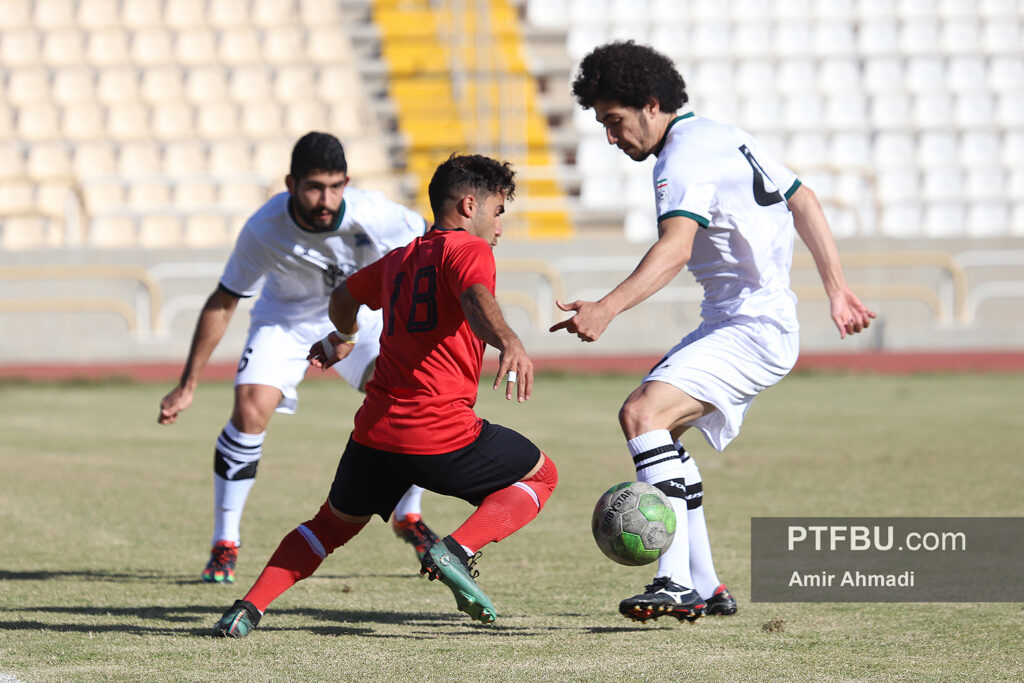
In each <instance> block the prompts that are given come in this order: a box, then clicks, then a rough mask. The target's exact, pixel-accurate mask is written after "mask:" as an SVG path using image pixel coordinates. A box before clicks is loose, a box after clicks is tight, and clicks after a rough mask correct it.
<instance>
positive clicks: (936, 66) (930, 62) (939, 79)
mask: <svg viewBox="0 0 1024 683" xmlns="http://www.w3.org/2000/svg"><path fill="white" fill-rule="evenodd" d="M905 77H906V87H907V90H908V91H910V92H912V93H926V92H932V91H934V90H937V89H941V88H943V86H944V84H945V80H946V65H945V63H944V62H943V60H942V59H941V58H940V57H932V56H928V57H911V58H910V59H908V60H907V66H906V72H905Z"/></svg>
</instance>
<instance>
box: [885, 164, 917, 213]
mask: <svg viewBox="0 0 1024 683" xmlns="http://www.w3.org/2000/svg"><path fill="white" fill-rule="evenodd" d="M875 187H876V191H877V193H878V200H879V201H880V202H881V203H882V205H883V206H889V205H890V204H894V203H900V202H913V201H917V199H918V198H919V197H920V196H921V194H920V193H921V186H920V178H919V177H918V172H917V169H914V168H909V167H907V168H892V169H888V170H885V171H882V172H880V173H879V174H878V175H877V177H876V180H875Z"/></svg>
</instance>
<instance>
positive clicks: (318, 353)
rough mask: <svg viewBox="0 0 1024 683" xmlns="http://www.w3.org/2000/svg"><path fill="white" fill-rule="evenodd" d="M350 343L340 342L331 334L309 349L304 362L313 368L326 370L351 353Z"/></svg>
mask: <svg viewBox="0 0 1024 683" xmlns="http://www.w3.org/2000/svg"><path fill="white" fill-rule="evenodd" d="M353 346H355V344H353V343H352V342H346V341H342V340H341V337H339V336H338V335H337V333H336V332H331V333H330V334H328V335H327V336H326V337H324V338H323V339H321V340H320V341H318V342H314V343H313V345H312V346H311V347H309V355H308V356H306V360H308V361H309V364H310V365H312V366H313V367H314V368H320V369H321V370H326V369H327V368H329V367H331V366H332V365H334V364H335V363H337V362H338V361H340V360H342V359H343V358H345V357H346V356H348V354H350V353H352V347H353Z"/></svg>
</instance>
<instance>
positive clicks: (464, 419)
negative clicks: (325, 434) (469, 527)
mask: <svg viewBox="0 0 1024 683" xmlns="http://www.w3.org/2000/svg"><path fill="white" fill-rule="evenodd" d="M345 284H346V285H347V286H348V290H349V292H350V293H351V294H352V296H353V297H354V298H355V299H356V300H357V301H359V302H361V303H363V304H365V305H367V306H369V307H370V308H372V309H374V310H377V309H383V317H384V329H383V331H382V332H381V335H380V356H379V357H378V358H377V366H376V369H375V370H374V373H373V378H372V379H371V380H370V381H369V382H367V384H366V398H365V399H364V400H363V405H362V407H360V408H359V411H358V412H356V416H355V430H354V431H353V434H352V437H353V438H354V439H355V440H356V441H357V442H359V443H361V444H363V445H364V446H370V447H371V448H377V449H380V450H384V451H392V452H398V453H409V454H414V455H434V454H438V453H448V452H450V451H454V450H456V449H459V448H462V447H463V446H467V445H469V444H470V443H471V442H472V441H473V440H474V439H476V437H477V436H478V435H479V434H480V429H481V426H482V422H481V420H480V418H479V417H477V415H476V413H475V412H473V406H474V405H475V404H476V396H477V388H478V385H479V382H480V365H481V362H482V360H483V354H484V342H483V341H482V340H481V339H480V338H479V337H477V336H476V335H475V334H473V331H472V330H471V329H470V327H469V323H468V322H466V316H465V314H464V313H463V311H462V304H461V303H460V301H459V297H460V296H461V295H462V293H463V292H464V291H466V290H467V289H468V288H469V287H470V286H472V285H475V284H482V285H484V286H485V287H487V290H488V291H489V292H490V293H491V294H492V295H493V294H494V285H495V267H494V254H493V253H492V251H491V245H490V244H488V243H487V242H486V241H484V240H483V239H481V238H479V237H476V236H475V235H472V234H470V233H468V232H466V231H464V230H442V229H439V228H435V229H433V230H431V231H429V232H427V234H426V235H424V236H422V237H417V238H416V239H414V240H413V241H412V242H410V243H409V244H408V245H407V246H405V247H400V248H398V249H395V250H394V251H392V252H390V253H388V254H387V255H385V256H384V257H383V258H381V259H380V260H378V261H376V262H375V263H373V264H371V265H369V266H367V267H366V268H363V269H361V270H359V271H358V272H356V273H354V274H353V275H352V276H351V277H349V278H348V280H346V282H345Z"/></svg>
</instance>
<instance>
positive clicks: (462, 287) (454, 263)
mask: <svg viewBox="0 0 1024 683" xmlns="http://www.w3.org/2000/svg"><path fill="white" fill-rule="evenodd" d="M447 261H448V267H447V268H446V269H445V274H446V277H447V280H448V286H449V287H451V289H452V291H453V292H454V293H455V295H456V296H461V295H462V293H463V292H464V291H466V290H467V289H469V288H470V287H472V286H473V285H476V284H481V285H483V286H485V287H487V291H489V292H490V293H491V294H492V295H493V294H494V283H495V266H494V252H493V251H492V250H491V245H489V244H487V242H485V241H484V240H482V239H480V238H478V237H474V238H472V239H467V240H463V241H460V242H459V243H458V244H455V245H453V247H452V249H451V250H450V251H449V252H448V254H447Z"/></svg>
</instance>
